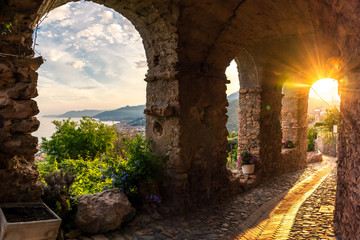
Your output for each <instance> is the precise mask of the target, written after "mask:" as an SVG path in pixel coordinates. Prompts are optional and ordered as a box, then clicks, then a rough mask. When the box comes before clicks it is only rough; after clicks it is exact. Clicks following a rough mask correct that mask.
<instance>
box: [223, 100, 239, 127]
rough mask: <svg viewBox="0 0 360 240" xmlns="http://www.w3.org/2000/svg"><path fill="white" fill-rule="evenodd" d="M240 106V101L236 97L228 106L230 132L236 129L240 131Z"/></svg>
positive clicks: (227, 124)
mask: <svg viewBox="0 0 360 240" xmlns="http://www.w3.org/2000/svg"><path fill="white" fill-rule="evenodd" d="M238 108H239V101H238V99H235V100H233V101H231V102H230V101H229V106H228V107H227V111H228V112H227V115H228V116H229V118H228V121H227V123H226V128H227V130H228V132H229V133H231V132H233V131H235V132H238V131H239V117H238Z"/></svg>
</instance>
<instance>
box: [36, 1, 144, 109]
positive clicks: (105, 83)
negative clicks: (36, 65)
mask: <svg viewBox="0 0 360 240" xmlns="http://www.w3.org/2000/svg"><path fill="white" fill-rule="evenodd" d="M61 8H65V9H61ZM58 9H60V10H59V12H58V13H56V15H55V17H54V16H52V13H55V10H58ZM55 10H54V11H52V12H50V14H49V18H48V19H45V20H44V22H43V23H42V25H41V29H39V31H38V40H37V43H38V46H37V47H36V50H37V51H38V52H40V53H42V55H43V56H44V57H45V59H47V60H48V61H46V62H45V63H44V64H43V65H42V66H41V67H40V69H39V71H38V72H39V97H38V98H37V99H36V100H37V101H38V103H39V107H40V110H41V114H48V113H49V114H53V113H62V112H65V111H69V110H81V109H89V108H91V109H96V108H97V109H115V108H119V107H121V106H124V105H139V104H144V103H145V99H146V94H145V89H146V83H145V81H144V80H143V79H144V78H145V73H146V71H147V66H146V58H145V51H144V47H143V44H142V41H141V37H140V35H139V34H138V32H137V31H136V30H135V28H134V27H133V26H132V25H131V23H130V22H129V21H128V20H127V19H125V18H124V17H122V16H121V15H119V14H118V13H116V12H115V11H114V10H112V9H109V8H106V7H104V6H102V5H98V4H95V3H92V2H81V3H80V2H76V3H75V2H72V3H68V4H66V5H64V6H62V7H59V8H57V9H55ZM65 13H68V15H66V14H65Z"/></svg>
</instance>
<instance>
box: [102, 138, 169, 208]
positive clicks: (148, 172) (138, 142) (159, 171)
mask: <svg viewBox="0 0 360 240" xmlns="http://www.w3.org/2000/svg"><path fill="white" fill-rule="evenodd" d="M122 141H123V146H124V151H123V153H124V156H123V157H121V158H119V162H113V164H112V166H109V168H108V169H107V170H106V171H105V172H104V175H103V179H107V178H110V179H112V186H114V187H118V188H120V189H121V190H122V191H124V193H125V194H126V195H127V196H128V198H129V199H130V201H133V202H139V201H141V200H144V199H145V198H146V197H148V198H150V196H151V195H152V196H157V197H158V198H159V196H160V195H161V187H162V185H163V184H164V183H165V180H166V179H164V168H165V157H163V156H158V155H155V154H154V153H153V152H152V151H151V149H150V142H149V141H148V140H146V139H145V138H144V137H142V136H141V135H136V136H134V137H133V138H126V137H124V138H122Z"/></svg>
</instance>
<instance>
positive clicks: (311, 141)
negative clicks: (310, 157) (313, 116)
mask: <svg viewBox="0 0 360 240" xmlns="http://www.w3.org/2000/svg"><path fill="white" fill-rule="evenodd" d="M317 134H318V133H317V130H316V128H315V127H311V128H309V129H308V133H307V139H308V149H307V150H308V151H309V152H310V151H315V139H316V138H317Z"/></svg>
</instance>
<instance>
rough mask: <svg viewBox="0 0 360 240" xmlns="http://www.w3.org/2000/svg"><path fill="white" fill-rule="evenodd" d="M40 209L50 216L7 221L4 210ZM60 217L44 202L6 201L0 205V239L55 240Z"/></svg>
mask: <svg viewBox="0 0 360 240" xmlns="http://www.w3.org/2000/svg"><path fill="white" fill-rule="evenodd" d="M30 208H33V209H41V210H40V211H43V212H46V214H47V215H49V216H51V217H49V218H50V219H47V220H36V221H24V222H15V221H14V222H8V221H7V219H6V215H5V214H4V211H5V212H6V211H9V209H11V210H12V211H22V210H21V209H30ZM3 210H4V211H3ZM60 224H61V219H60V218H59V217H58V216H57V215H56V214H55V213H54V212H53V211H51V209H50V208H49V207H48V206H46V205H45V204H44V203H7V204H1V205H0V240H40V239H41V240H55V239H56V238H57V235H58V231H59V227H60Z"/></svg>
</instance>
